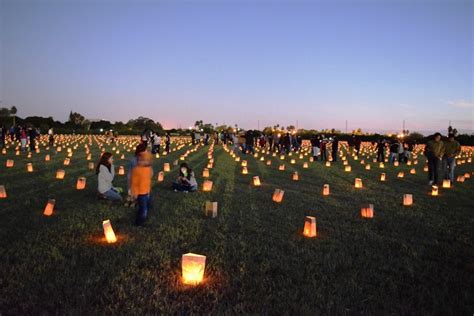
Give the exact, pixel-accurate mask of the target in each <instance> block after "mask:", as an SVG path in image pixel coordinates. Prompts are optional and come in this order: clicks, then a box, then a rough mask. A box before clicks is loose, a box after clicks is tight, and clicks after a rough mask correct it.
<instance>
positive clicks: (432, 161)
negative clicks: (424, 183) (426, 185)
mask: <svg viewBox="0 0 474 316" xmlns="http://www.w3.org/2000/svg"><path fill="white" fill-rule="evenodd" d="M439 162H440V160H439V159H438V158H436V157H428V175H429V178H430V181H433V184H438V179H439V164H440V163H439Z"/></svg>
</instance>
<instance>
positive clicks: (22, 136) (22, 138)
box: [19, 126, 28, 152]
mask: <svg viewBox="0 0 474 316" xmlns="http://www.w3.org/2000/svg"><path fill="white" fill-rule="evenodd" d="M19 130H20V144H21V151H22V152H25V151H26V143H27V142H28V135H27V133H26V129H24V128H23V127H21V126H19Z"/></svg>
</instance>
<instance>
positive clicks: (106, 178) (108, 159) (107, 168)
mask: <svg viewBox="0 0 474 316" xmlns="http://www.w3.org/2000/svg"><path fill="white" fill-rule="evenodd" d="M113 163H114V159H113V156H112V154H111V153H109V152H105V153H103V154H102V156H101V157H100V160H99V163H98V164H97V167H96V169H95V173H96V174H97V190H98V191H99V195H100V197H102V198H104V199H108V200H112V201H122V196H121V195H120V193H121V189H120V188H116V187H114V186H113V184H112V181H113V180H114V177H115V171H114V165H113Z"/></svg>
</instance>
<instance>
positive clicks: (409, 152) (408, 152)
mask: <svg viewBox="0 0 474 316" xmlns="http://www.w3.org/2000/svg"><path fill="white" fill-rule="evenodd" d="M414 147H415V144H414V143H413V141H407V142H406V143H405V146H404V150H405V151H404V153H403V156H404V158H405V162H408V160H410V159H411V156H412V154H413V148H414Z"/></svg>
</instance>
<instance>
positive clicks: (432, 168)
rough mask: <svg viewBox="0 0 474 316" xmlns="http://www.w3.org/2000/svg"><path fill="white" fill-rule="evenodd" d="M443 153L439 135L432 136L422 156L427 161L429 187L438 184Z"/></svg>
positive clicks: (442, 144)
mask: <svg viewBox="0 0 474 316" xmlns="http://www.w3.org/2000/svg"><path fill="white" fill-rule="evenodd" d="M444 151H445V149H444V143H443V141H442V140H441V134H440V133H436V134H434V135H433V139H432V140H430V141H428V142H427V143H426V145H425V152H424V154H425V156H426V159H427V160H428V175H429V179H430V181H429V183H428V184H429V185H437V184H438V178H439V177H438V174H439V165H440V161H441V159H442V158H443V155H444Z"/></svg>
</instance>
